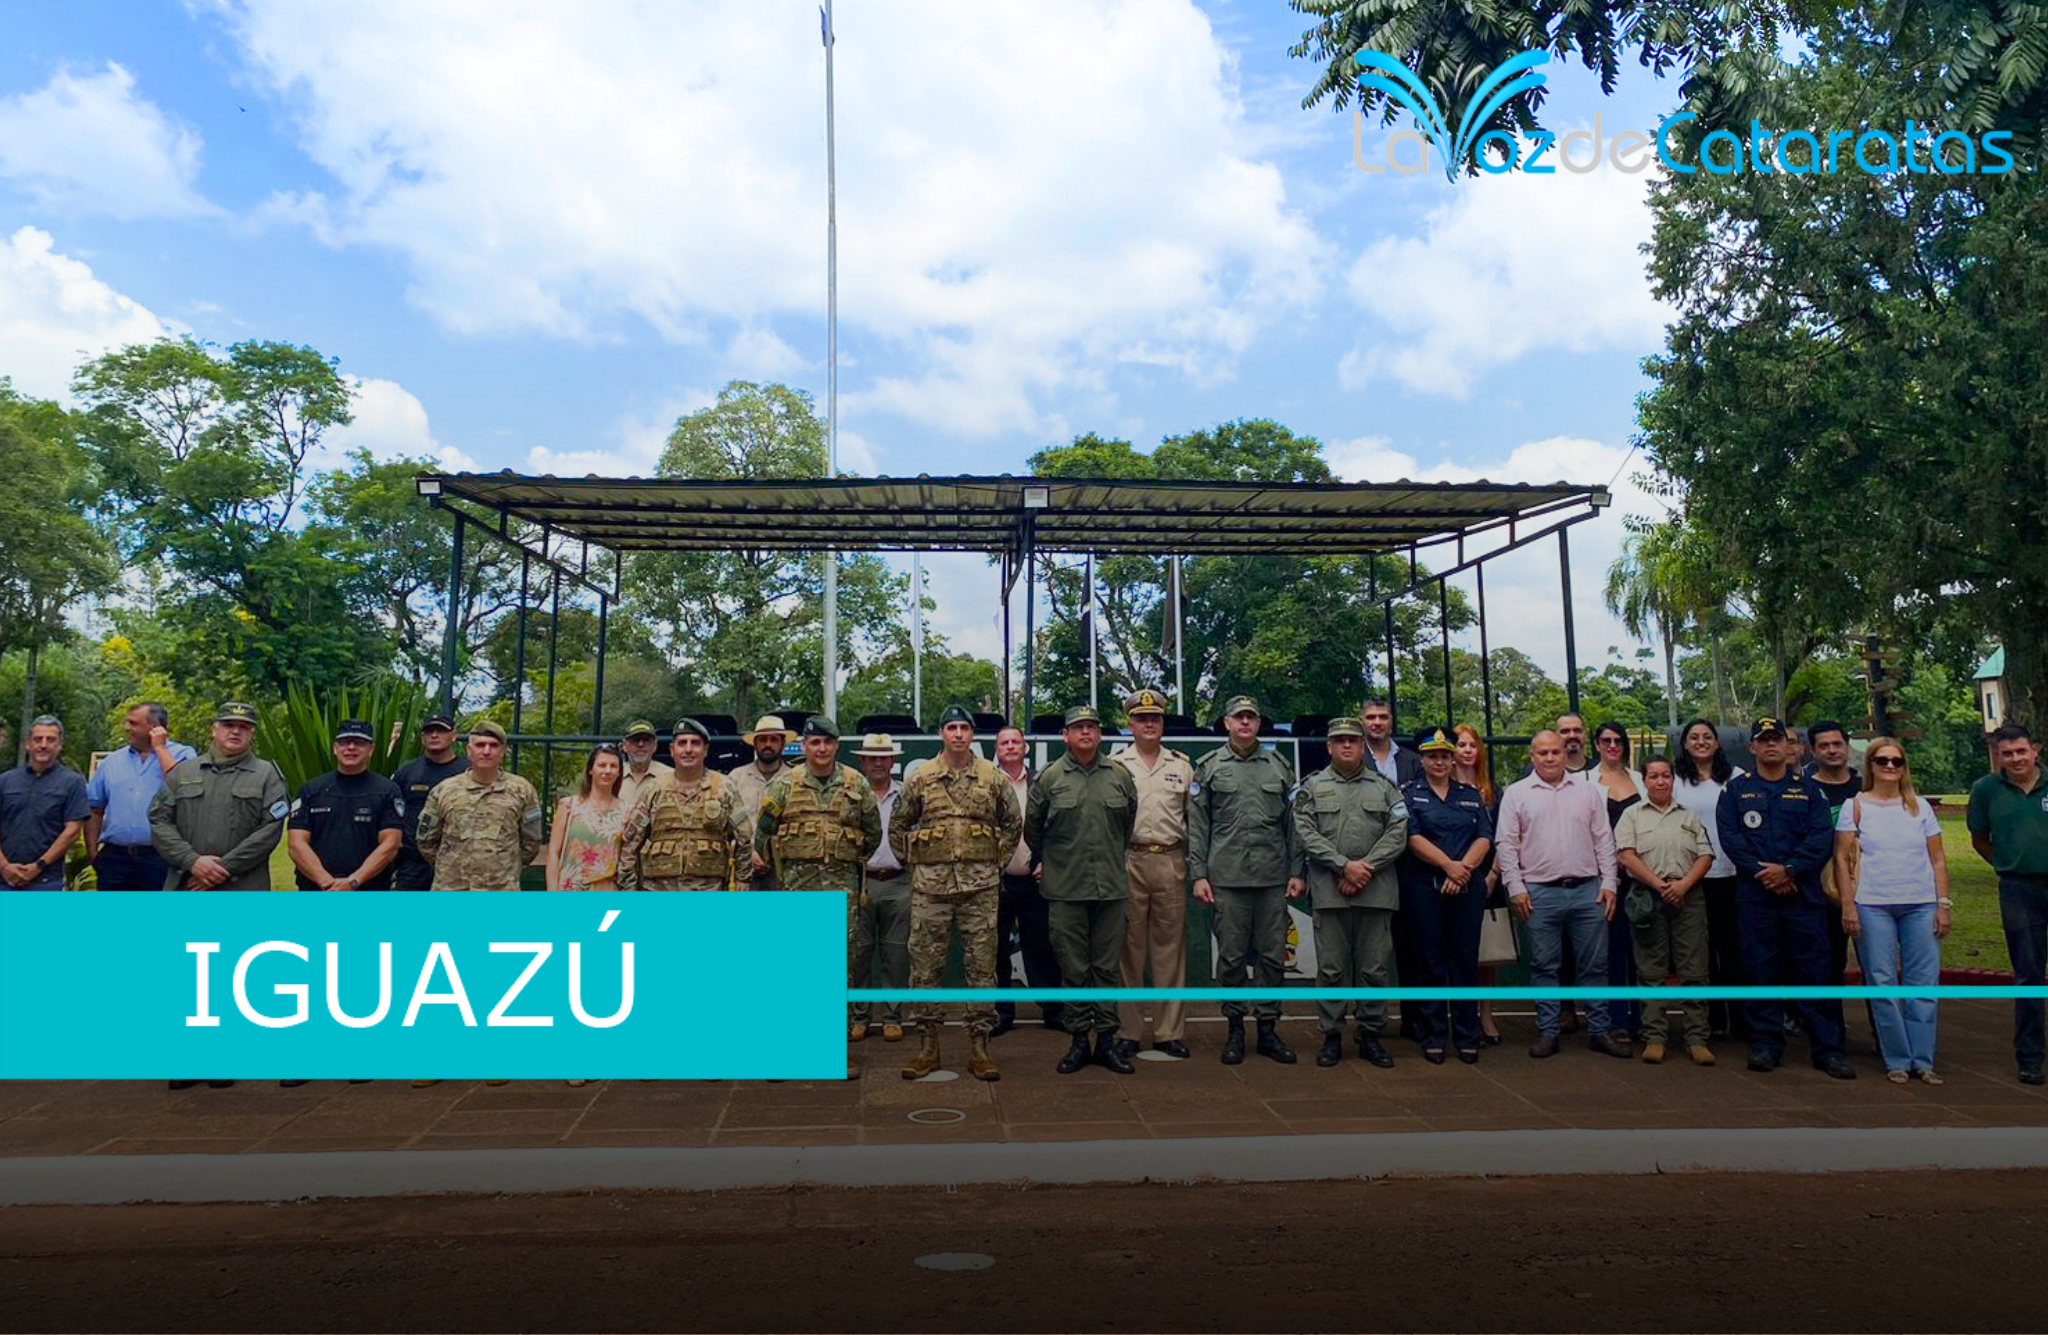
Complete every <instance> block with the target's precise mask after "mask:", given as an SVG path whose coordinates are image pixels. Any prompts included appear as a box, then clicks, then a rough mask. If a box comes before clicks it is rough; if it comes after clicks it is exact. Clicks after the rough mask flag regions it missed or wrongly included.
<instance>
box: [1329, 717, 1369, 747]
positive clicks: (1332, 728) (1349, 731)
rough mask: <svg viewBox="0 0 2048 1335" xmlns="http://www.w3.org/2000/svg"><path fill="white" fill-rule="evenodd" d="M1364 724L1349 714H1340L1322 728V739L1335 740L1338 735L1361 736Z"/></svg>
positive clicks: (1363, 734) (1363, 733) (1363, 731)
mask: <svg viewBox="0 0 2048 1335" xmlns="http://www.w3.org/2000/svg"><path fill="white" fill-rule="evenodd" d="M1363 736H1365V725H1364V724H1362V723H1360V722H1359V721H1358V720H1357V719H1355V718H1352V717H1350V716H1349V715H1340V716H1339V717H1337V718H1333V719H1331V720H1330V722H1329V724H1328V725H1327V726H1326V727H1324V729H1323V740H1324V741H1326V742H1328V741H1335V740H1336V739H1337V738H1339V737H1363Z"/></svg>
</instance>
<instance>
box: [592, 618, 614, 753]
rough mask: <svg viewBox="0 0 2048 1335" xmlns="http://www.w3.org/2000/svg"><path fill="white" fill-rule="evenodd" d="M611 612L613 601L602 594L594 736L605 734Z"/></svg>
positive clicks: (594, 702) (593, 701) (598, 627)
mask: <svg viewBox="0 0 2048 1335" xmlns="http://www.w3.org/2000/svg"><path fill="white" fill-rule="evenodd" d="M611 612H612V600H611V599H609V598H607V597H605V596H604V595H603V594H601V593H600V594H599V595H597V686H596V692H595V693H596V697H597V698H596V699H594V700H592V701H591V702H590V731H591V733H592V735H594V736H597V735H602V734H603V732H604V650H605V632H606V630H607V629H608V628H609V626H610V623H611Z"/></svg>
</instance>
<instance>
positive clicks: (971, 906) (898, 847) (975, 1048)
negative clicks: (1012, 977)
mask: <svg viewBox="0 0 2048 1335" xmlns="http://www.w3.org/2000/svg"><path fill="white" fill-rule="evenodd" d="M939 736H940V739H941V740H942V741H943V743H944V749H943V750H941V751H940V752H939V755H938V757H937V758H936V759H934V760H931V761H929V762H927V763H926V764H924V765H921V766H919V767H918V770H917V772H916V773H915V774H912V775H911V776H910V777H909V778H908V779H905V780H904V782H903V795H902V796H901V797H898V798H897V799H896V811H895V814H894V816H893V817H892V818H891V820H890V822H889V848H890V850H891V851H892V852H894V853H895V854H896V859H897V861H899V862H902V863H903V864H905V865H906V866H908V867H909V868H910V985H911V987H913V988H919V987H937V986H938V985H939V977H940V975H941V974H943V973H944V972H945V968H946V953H947V950H948V947H949V946H950V944H951V936H952V933H953V931H955V930H956V929H957V930H958V931H959V933H960V953H961V958H962V960H963V962H964V963H965V965H966V970H967V986H969V987H976V988H991V989H993V988H994V987H995V985H996V900H997V897H998V896H999V895H1000V894H1001V887H1002V877H1003V864H1004V863H1006V862H1008V861H1009V860H1010V855H1011V854H1012V853H1013V852H1015V851H1016V848H1017V841H1018V839H1019V838H1020V837H1021V836H1022V835H1023V832H1024V815H1023V813H1022V812H1021V811H1019V810H1018V809H1017V796H1016V794H1015V793H1014V792H1012V791H1011V789H1010V781H1009V780H1008V779H1005V778H1004V777H1003V776H1002V773H1001V772H1000V771H999V770H997V769H996V767H995V766H994V765H991V764H990V763H989V762H988V761H986V760H983V759H982V758H981V756H980V755H978V754H977V753H976V752H975V749H974V715H972V714H970V713H968V712H967V710H966V709H965V708H963V707H962V706H960V705H952V706H949V707H948V708H947V710H946V712H945V713H943V714H941V715H939ZM916 1019H917V1026H918V1032H919V1036H920V1039H921V1045H920V1046H919V1048H918V1050H917V1055H916V1056H914V1057H912V1058H911V1059H910V1064H909V1065H907V1066H905V1067H904V1068H903V1078H904V1079H905V1080H917V1079H920V1078H922V1077H924V1076H927V1075H930V1074H931V1073H932V1072H933V1071H936V1070H938V1069H939V1020H940V1015H939V1009H938V1007H936V1006H932V1005H925V1006H921V1007H919V1009H918V1012H917V1016H916ZM995 1024H996V1012H995V1007H994V1006H993V1005H991V1004H989V1003H988V1002H978V1003H975V1004H973V1005H971V1006H970V1007H969V1008H968V1012H967V1036H968V1059H967V1069H968V1072H969V1073H970V1074H971V1075H973V1076H974V1078H975V1079H977V1080H996V1079H999V1078H1000V1077H1001V1074H1002V1073H1001V1072H1000V1071H998V1070H997V1069H996V1063H995V1059H994V1058H993V1057H991V1056H989V1051H988V1039H989V1033H990V1031H991V1030H993V1029H994V1028H995Z"/></svg>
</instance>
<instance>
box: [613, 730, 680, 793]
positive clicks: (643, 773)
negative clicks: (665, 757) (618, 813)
mask: <svg viewBox="0 0 2048 1335" xmlns="http://www.w3.org/2000/svg"><path fill="white" fill-rule="evenodd" d="M659 741H660V738H658V737H657V736H655V732H654V725H653V724H652V723H649V722H648V721H647V720H646V719H644V718H636V719H634V720H633V721H632V722H631V723H628V724H627V725H626V735H625V736H623V737H621V738H620V739H619V750H621V751H623V752H624V753H625V755H626V768H625V769H624V771H623V772H621V773H620V775H619V805H620V806H622V807H624V808H625V809H626V810H628V811H631V810H632V809H633V804H634V803H635V802H638V801H639V800H640V796H641V794H643V793H645V792H646V791H647V790H648V789H649V788H652V787H653V786H654V785H655V784H656V783H658V782H660V781H661V780H663V779H666V778H667V777H668V776H669V775H671V774H673V773H675V771H674V770H672V769H670V768H669V767H668V766H667V765H664V764H662V763H661V762H660V761H657V760H656V759H655V758H654V748H655V745H656V744H657V743H658V742H659ZM669 750H670V752H671V753H673V752H674V750H675V743H673V742H671V743H669Z"/></svg>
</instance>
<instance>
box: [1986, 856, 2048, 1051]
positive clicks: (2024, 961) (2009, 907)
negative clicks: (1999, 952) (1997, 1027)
mask: <svg viewBox="0 0 2048 1335" xmlns="http://www.w3.org/2000/svg"><path fill="white" fill-rule="evenodd" d="M1998 913H1999V917H2000V918H2001V919H2002V920H2003V925H2004V927H2005V948H2006V950H2007V951H2008V952H2009V953H2010V954H2011V955H2012V975H2013V981H2014V982H2016V983H2018V984H2019V985H2020V986H2021V987H2040V986H2042V973H2043V971H2044V967H2048V876H2001V877H1999V878H1998ZM2042 1038H2043V1032H2042V1004H2041V1001H2040V999H2039V998H2037V997H2024V998H2014V1000H2013V1003H2012V1053H2013V1056H2014V1057H2016V1058H2017V1059H2018V1060H2019V1064H2020V1065H2021V1066H2036V1067H2038V1066H2039V1065H2040V1064H2041V1061H2042V1058H2043V1056H2044V1045H2043V1042H2042Z"/></svg>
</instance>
